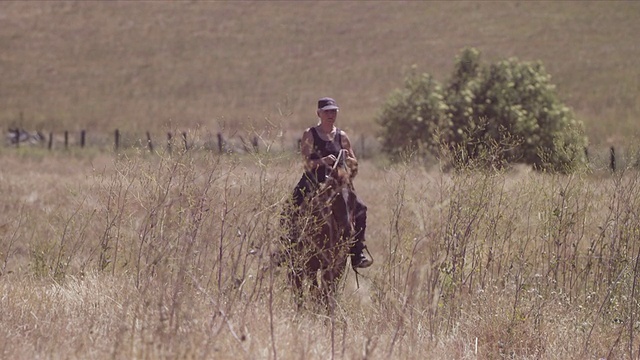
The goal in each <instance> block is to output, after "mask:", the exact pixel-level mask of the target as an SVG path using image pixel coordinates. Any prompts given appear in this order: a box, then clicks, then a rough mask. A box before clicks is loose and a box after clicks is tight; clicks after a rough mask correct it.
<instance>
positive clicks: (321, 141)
mask: <svg viewBox="0 0 640 360" xmlns="http://www.w3.org/2000/svg"><path fill="white" fill-rule="evenodd" d="M316 113H317V115H318V117H319V118H320V122H319V123H318V125H316V126H313V127H310V128H308V129H306V130H305V131H304V134H303V135H302V141H301V144H300V151H301V153H302V157H303V159H304V169H305V172H304V174H303V175H302V177H301V178H300V181H299V182H298V184H297V185H296V187H295V189H294V190H293V196H292V199H291V200H292V202H291V203H290V204H289V206H288V209H287V210H288V211H286V212H285V213H286V216H285V217H286V219H287V220H289V222H290V224H289V229H290V233H289V240H290V241H291V242H292V243H295V242H296V241H297V238H298V234H297V229H296V226H295V225H293V226H292V224H295V219H296V218H297V216H298V215H299V214H298V213H299V211H300V206H301V205H302V202H303V201H304V200H305V197H306V196H308V195H309V194H311V193H312V192H313V191H314V190H315V189H316V188H317V186H318V184H320V183H323V182H324V181H325V180H326V176H327V174H328V173H329V171H330V170H331V167H332V166H333V164H334V163H335V162H336V161H337V157H338V154H339V152H340V150H341V149H344V150H346V154H347V159H346V161H347V162H351V163H356V164H357V159H356V156H355V154H354V153H353V149H352V148H351V142H350V141H349V137H348V136H347V133H345V132H344V131H342V130H340V129H338V128H336V127H335V125H334V124H335V122H336V119H337V117H338V104H337V103H336V101H335V100H334V99H332V98H328V97H323V98H321V99H319V100H318V110H317V112H316ZM354 217H355V236H354V240H355V241H354V243H353V245H352V246H351V248H350V251H349V253H350V254H351V266H352V267H354V268H366V267H369V266H371V264H373V260H371V259H369V258H368V257H367V256H366V255H365V254H364V252H363V251H364V249H366V246H365V244H364V241H365V237H364V235H365V229H366V226H367V206H366V205H365V204H364V203H363V202H362V201H361V200H360V199H359V198H357V200H356V206H355V216H354Z"/></svg>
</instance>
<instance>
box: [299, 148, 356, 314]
mask: <svg viewBox="0 0 640 360" xmlns="http://www.w3.org/2000/svg"><path fill="white" fill-rule="evenodd" d="M345 155H346V154H344V153H343V152H341V156H339V157H338V159H339V160H338V161H336V164H335V165H334V167H333V168H332V169H331V172H330V174H329V175H328V176H327V179H326V181H325V182H323V183H322V184H320V186H319V188H318V190H317V191H316V192H315V193H314V195H313V196H311V197H310V198H309V199H307V201H305V202H304V203H303V205H302V207H301V216H300V218H299V220H298V224H297V225H298V226H299V229H300V238H299V241H298V242H297V243H296V244H295V247H294V249H293V261H292V266H291V267H290V272H289V279H290V281H291V283H292V286H293V289H294V295H295V298H296V302H297V305H298V308H300V307H301V306H302V302H303V296H304V289H303V283H304V280H305V279H306V280H309V281H310V282H311V284H310V288H309V291H310V294H311V296H312V298H313V299H314V300H316V301H318V302H320V303H321V304H323V305H324V306H325V307H326V308H327V309H328V310H332V309H333V307H334V304H335V299H336V293H337V290H338V285H339V281H340V279H341V278H342V276H343V274H344V272H345V268H346V264H347V258H348V256H349V246H350V245H351V244H350V242H351V241H352V237H353V235H354V234H355V231H354V226H353V224H354V216H353V210H354V208H355V202H356V195H355V193H354V189H353V185H352V182H351V180H352V179H353V176H352V173H351V171H350V169H349V168H348V167H347V166H346V165H345V164H346V162H345V161H344V158H345V157H346V156H345ZM340 157H342V159H343V160H342V161H340ZM338 164H341V166H338Z"/></svg>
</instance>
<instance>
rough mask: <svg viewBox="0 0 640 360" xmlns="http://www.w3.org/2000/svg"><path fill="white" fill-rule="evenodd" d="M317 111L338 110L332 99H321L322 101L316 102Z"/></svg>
mask: <svg viewBox="0 0 640 360" xmlns="http://www.w3.org/2000/svg"><path fill="white" fill-rule="evenodd" d="M318 109H320V110H335V109H338V104H337V103H336V101H335V100H333V99H332V98H329V97H323V98H322V99H320V100H318Z"/></svg>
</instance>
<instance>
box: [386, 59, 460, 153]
mask: <svg viewBox="0 0 640 360" xmlns="http://www.w3.org/2000/svg"><path fill="white" fill-rule="evenodd" d="M447 113H448V109H447V106H446V103H445V102H444V101H443V92H442V88H441V86H440V84H438V82H437V81H436V80H435V79H433V77H432V76H431V75H429V74H416V73H415V72H413V73H411V74H410V75H409V76H408V77H407V78H406V79H405V84H404V89H397V90H395V91H394V92H392V93H391V95H390V96H389V98H388V99H387V101H386V103H385V105H384V107H383V108H382V114H381V116H380V117H379V124H380V125H382V128H383V136H382V149H383V151H384V152H386V153H388V154H391V155H394V156H397V155H400V154H401V153H403V152H405V151H407V150H409V151H416V152H418V153H421V154H426V153H428V152H433V151H434V150H435V149H436V148H437V144H438V141H437V137H436V136H437V134H438V133H439V131H440V130H441V128H442V127H443V126H444V125H446V121H447V120H448V119H447Z"/></svg>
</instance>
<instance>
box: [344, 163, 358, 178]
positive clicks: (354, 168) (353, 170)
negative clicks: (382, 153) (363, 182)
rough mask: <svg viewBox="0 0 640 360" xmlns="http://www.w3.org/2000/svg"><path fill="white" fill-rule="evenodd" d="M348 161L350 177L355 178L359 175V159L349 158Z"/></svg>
mask: <svg viewBox="0 0 640 360" xmlns="http://www.w3.org/2000/svg"><path fill="white" fill-rule="evenodd" d="M346 163H347V168H348V169H349V178H350V179H351V180H353V179H354V178H355V177H356V175H358V160H355V159H353V158H347V160H346Z"/></svg>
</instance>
